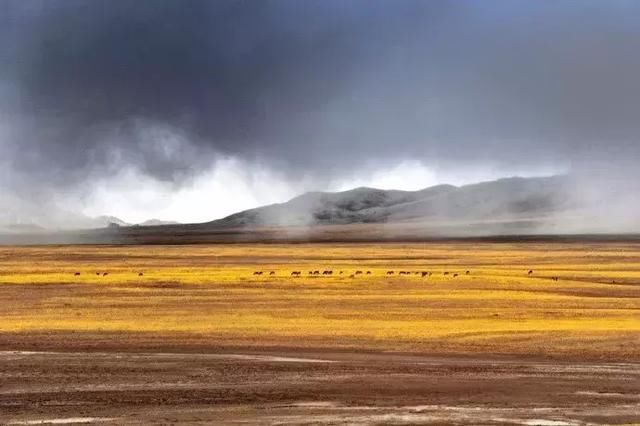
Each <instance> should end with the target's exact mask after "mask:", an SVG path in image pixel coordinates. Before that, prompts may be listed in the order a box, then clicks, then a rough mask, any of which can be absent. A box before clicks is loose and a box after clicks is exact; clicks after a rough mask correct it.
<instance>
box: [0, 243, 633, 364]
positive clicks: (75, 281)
mask: <svg viewBox="0 0 640 426" xmlns="http://www.w3.org/2000/svg"><path fill="white" fill-rule="evenodd" d="M316 270H318V271H320V275H310V274H309V271H316ZM325 270H332V271H333V274H332V275H330V276H327V275H322V272H323V271H325ZM529 270H532V271H533V272H532V273H531V274H528V271H529ZM257 271H262V272H263V273H262V275H254V272H257ZM271 271H273V274H271ZM294 271H300V272H301V276H300V277H299V278H298V277H294V276H292V275H291V273H292V272H294ZM356 271H362V274H358V275H355V276H353V275H354V274H355V273H356ZM389 271H394V274H393V275H390V274H388V272H389ZM401 271H402V272H406V273H407V274H402V275H400V274H399V273H400V272H401ZM467 271H469V273H468V274H467ZM105 272H106V273H107V275H104V273H105ZM367 272H370V274H367ZM418 272H420V273H421V272H430V273H431V274H430V275H429V276H426V277H423V276H422V274H417V273H418ZM77 273H79V274H80V275H77ZM140 273H142V274H143V275H142V276H140ZM445 273H448V274H445ZM456 274H457V276H456ZM554 277H555V278H557V280H556V279H554ZM123 337H126V342H127V343H128V344H130V345H133V346H136V345H138V346H140V347H151V346H157V345H162V346H164V347H182V348H185V347H189V346H194V347H202V346H212V347H214V346H215V347H221V346H236V345H237V346H256V347H288V348H296V347H306V348H358V349H360V350H394V351H419V352H428V353H447V354H452V353H457V354H465V355H468V354H478V353H481V354H504V355H520V356H522V355H526V356H545V357H565V358H567V357H568V358H570V357H580V358H585V357H586V358H593V359H607V360H625V361H629V360H635V361H638V360H640V245H638V244H635V243H630V244H611V243H593V244H587V243H582V244H577V243H574V244H536V243H527V244H517V243H515V244H506V243H505V244H488V243H452V244H436V243H430V244H390V243H389V244H333V245H332V244H315V245H314V244H293V245H280V244H264V245H260V244H253V245H234V244H227V245H206V246H202V245H195V246H40V247H2V248H0V345H2V346H4V347H5V348H9V349H15V348H17V347H18V348H31V349H33V348H36V347H37V348H55V347H56V345H58V344H62V343H64V345H68V344H71V345H78V346H82V345H92V344H94V343H95V342H101V344H105V343H108V344H110V345H115V346H117V345H118V344H120V343H121V342H123V341H125V340H123ZM105 340H106V341H105ZM92 342H93V343H92Z"/></svg>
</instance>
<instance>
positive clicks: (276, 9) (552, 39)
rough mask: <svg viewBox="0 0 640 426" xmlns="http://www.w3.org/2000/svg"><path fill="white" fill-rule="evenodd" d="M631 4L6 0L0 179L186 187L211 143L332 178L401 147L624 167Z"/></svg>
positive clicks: (636, 107) (497, 160)
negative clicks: (148, 180)
mask: <svg viewBox="0 0 640 426" xmlns="http://www.w3.org/2000/svg"><path fill="white" fill-rule="evenodd" d="M639 12H640V3H638V2H635V1H631V0H629V1H625V0H614V1H604V0H601V1H589V0H580V1H579V0H575V1H568V0H560V1H555V0H553V1H552V0H543V1H535V2H532V1H517V0H516V1H512V0H500V1H499V0H493V1H491V0H489V1H484V2H474V1H455V0H453V1H428V2H427V1H418V0H416V1H357V0H354V1H338V0H330V1H261V2H255V1H241V0H229V1H216V2H212V1H199V0H193V1H189V2H183V1H179V0H153V1H151V0H148V1H147V0H142V1H136V2H130V1H123V0H93V1H88V0H84V1H80V0H66V1H64V2H51V1H46V0H6V1H3V2H2V3H1V4H0V96H1V99H2V102H0V117H2V122H0V133H1V134H2V135H3V138H2V139H0V154H2V155H3V156H4V158H5V159H7V158H9V159H10V161H9V163H10V164H9V166H7V167H11V169H12V170H13V174H12V176H13V178H12V181H11V182H9V183H5V185H6V186H9V187H12V188H14V189H15V188H21V189H23V188H29V191H30V192H31V191H36V189H33V188H35V187H37V188H40V189H39V190H41V191H43V192H47V191H49V190H51V189H53V188H69V187H75V186H78V185H86V184H87V182H90V181H91V180H92V179H95V178H97V177H102V176H106V175H109V174H111V173H114V172H116V171H117V170H119V169H120V168H123V167H126V166H133V167H136V168H137V169H139V170H140V171H141V173H143V174H146V175H148V176H151V177H153V178H155V179H159V180H161V181H164V182H168V183H170V184H172V185H176V186H179V185H181V183H182V182H184V181H185V179H186V180H188V179H189V178H191V177H193V176H194V175H197V174H198V173H200V172H201V171H202V170H206V169H208V168H210V167H211V165H212V164H213V162H214V160H215V159H216V158H217V157H219V156H232V157H238V158H242V159H243V160H246V161H249V162H257V163H260V164H266V165H267V166H271V167H274V168H278V169H280V170H285V171H286V172H287V173H288V174H289V175H290V177H292V178H293V177H296V176H299V175H301V174H305V175H311V176H314V177H315V179H317V181H318V185H319V186H320V187H321V186H322V184H323V183H322V182H324V181H326V180H327V179H329V178H335V177H336V176H346V175H351V174H353V170H354V169H358V168H359V167H363V165H365V164H384V163H386V162H392V161H400V160H406V159H415V160H419V161H422V162H423V163H424V164H426V165H438V167H450V168H456V167H457V168H460V169H461V170H463V169H464V168H465V167H466V166H468V165H469V164H474V165H477V164H486V165H487V166H488V167H496V168H498V169H499V168H500V167H506V166H507V165H508V166H509V167H510V168H511V169H513V167H514V165H515V167H522V168H527V167H536V166H548V165H554V164H562V165H569V166H570V167H571V168H572V170H575V171H582V172H584V171H591V170H594V169H597V170H609V169H612V168H615V169H616V170H621V169H624V170H632V169H633V168H634V167H635V164H634V163H635V160H636V159H637V158H639V154H640V144H639V143H638V141H637V137H638V135H639V134H640V84H639V83H640V81H639V80H640V78H639V77H638V76H640V55H638V54H637V52H639V51H640V18H639V17H640V13H639ZM612 165H614V166H613V167H612ZM18 176H19V177H18Z"/></svg>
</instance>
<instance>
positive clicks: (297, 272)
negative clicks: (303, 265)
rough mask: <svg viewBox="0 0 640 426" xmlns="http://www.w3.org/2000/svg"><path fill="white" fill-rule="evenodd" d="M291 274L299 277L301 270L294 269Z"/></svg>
mask: <svg viewBox="0 0 640 426" xmlns="http://www.w3.org/2000/svg"><path fill="white" fill-rule="evenodd" d="M291 276H293V277H299V276H300V271H293V272H292V273H291Z"/></svg>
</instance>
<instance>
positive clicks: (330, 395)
mask: <svg viewBox="0 0 640 426" xmlns="http://www.w3.org/2000/svg"><path fill="white" fill-rule="evenodd" d="M0 377H2V385H1V386H0V422H2V423H3V424H5V423H6V424H38V423H33V422H37V421H45V422H46V421H50V422H55V421H57V422H61V423H64V422H67V423H71V422H77V423H82V422H91V423H107V424H108V423H111V424H122V423H127V424H131V423H149V422H151V423H164V424H166V423H201V424H211V423H213V422H215V423H218V424H220V423H250V424H252V423H261V424H265V423H266V424H305V423H308V424H311V423H330V424H342V423H345V424H347V423H348V424H389V423H400V424H405V423H427V424H445V423H447V424H450V423H466V424H523V425H533V424H542V425H565V424H583V423H596V424H600V423H608V424H617V423H632V422H638V421H640V365H638V364H631V363H629V364H627V363H615V364H613V363H559V362H550V361H533V360H529V361H519V360H514V359H479V358H461V357H437V358H434V357H428V356H420V355H400V354H385V353H351V352H304V353H301V352H299V351H297V352H295V353H287V352H259V353H258V352H244V353H238V352H235V353H224V352H218V353H188V354H187V353H182V354H180V353H123V352H97V353H86V352H85V353H82V352H74V353H64V352H19V351H4V352H2V353H0ZM29 422H32V423H29Z"/></svg>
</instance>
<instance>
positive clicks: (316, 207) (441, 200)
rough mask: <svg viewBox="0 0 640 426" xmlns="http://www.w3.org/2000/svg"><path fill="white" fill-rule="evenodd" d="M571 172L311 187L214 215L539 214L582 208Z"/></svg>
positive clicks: (354, 218) (249, 220) (322, 218)
mask: <svg viewBox="0 0 640 426" xmlns="http://www.w3.org/2000/svg"><path fill="white" fill-rule="evenodd" d="M568 191H569V181H568V178H567V177H548V178H506V179H500V180H497V181H493V182H483V183H478V184H472V185H465V186H461V187H456V186H453V185H438V186H434V187H430V188H425V189H422V190H419V191H398V190H381V189H375V188H364V187H363V188H356V189H353V190H350V191H344V192H336V193H331V192H309V193H306V194H303V195H301V196H299V197H296V198H294V199H292V200H290V201H288V202H286V203H282V204H274V205H270V206H265V207H260V208H256V209H251V210H247V211H243V212H239V213H236V214H233V215H231V216H228V217H226V218H223V219H221V220H217V221H213V222H211V223H210V224H211V225H215V226H313V225H329V224H350V223H392V222H407V221H437V222H441V221H455V220H459V221H480V220H498V219H505V220H506V219H510V220H511V219H521V218H538V217H541V216H544V215H549V214H554V213H557V212H561V211H567V210H569V209H573V208H577V207H579V206H578V205H575V204H574V203H572V202H571V201H569V199H568V198H567V197H566V194H567V192H568Z"/></svg>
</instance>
